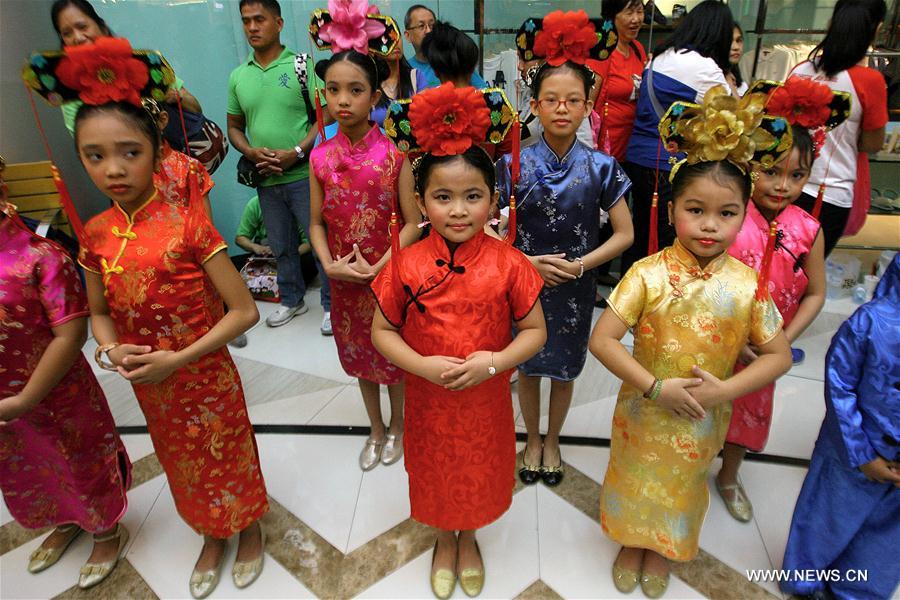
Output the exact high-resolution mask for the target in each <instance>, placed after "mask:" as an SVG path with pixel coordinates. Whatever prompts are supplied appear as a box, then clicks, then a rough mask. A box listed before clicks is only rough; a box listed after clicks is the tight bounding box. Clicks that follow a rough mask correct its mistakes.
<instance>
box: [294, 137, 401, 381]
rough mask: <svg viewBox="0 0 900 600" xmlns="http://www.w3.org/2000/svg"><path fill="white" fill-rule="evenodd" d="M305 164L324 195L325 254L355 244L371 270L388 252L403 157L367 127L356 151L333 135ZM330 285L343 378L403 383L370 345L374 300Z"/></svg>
mask: <svg viewBox="0 0 900 600" xmlns="http://www.w3.org/2000/svg"><path fill="white" fill-rule="evenodd" d="M309 161H310V165H311V167H312V171H313V174H314V176H315V177H316V179H317V180H318V181H319V184H320V185H321V186H322V190H323V191H324V192H325V197H324V200H323V202H322V219H323V220H324V221H325V226H326V229H327V230H328V251H329V252H331V255H332V257H335V256H345V255H346V254H349V253H351V252H353V244H356V245H358V246H359V250H360V252H361V253H362V255H363V256H364V257H365V259H366V261H368V263H369V264H371V265H374V264H375V263H377V262H378V261H379V260H381V257H382V256H384V254H385V252H387V251H388V249H390V247H391V240H390V232H389V229H388V227H389V225H390V220H391V210H392V209H393V206H394V204H395V197H396V194H397V181H398V178H399V177H400V166H401V165H402V164H403V155H401V154H400V152H399V151H398V150H397V149H396V148H395V147H394V145H393V144H392V143H391V142H390V140H388V139H387V137H385V135H384V134H383V133H381V130H380V129H379V128H378V127H372V128H371V129H370V130H369V132H368V133H367V134H366V135H365V136H364V137H363V139H361V140H360V141H359V142H357V143H356V144H355V145H351V143H350V140H349V139H348V138H347V136H346V135H344V134H343V133H342V132H341V131H340V130H338V133H337V135H335V136H334V137H333V138H331V139H329V140H327V141H326V142H323V143H322V144H321V145H319V146H318V147H316V149H315V150H313V151H312V154H311V155H310V158H309ZM401 226H402V223H401ZM330 284H331V323H332V327H333V331H334V342H335V344H336V345H337V351H338V357H339V358H340V360H341V366H342V367H343V368H344V371H345V372H346V373H347V375H350V376H352V377H359V378H360V379H366V380H368V381H374V382H376V383H380V384H384V385H393V384H396V383H400V382H401V381H403V372H402V371H401V370H400V369H398V368H397V367H395V366H394V365H392V364H391V363H390V362H388V360H387V359H386V358H384V357H383V356H382V355H381V354H380V353H379V352H378V351H377V350H375V346H373V345H372V318H373V317H374V315H375V298H374V297H373V296H372V293H371V292H370V291H369V287H368V286H367V285H363V284H359V283H352V282H349V281H338V280H336V279H332V280H331V281H330Z"/></svg>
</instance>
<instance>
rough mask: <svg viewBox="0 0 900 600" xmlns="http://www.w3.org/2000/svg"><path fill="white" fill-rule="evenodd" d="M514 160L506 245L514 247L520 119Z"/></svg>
mask: <svg viewBox="0 0 900 600" xmlns="http://www.w3.org/2000/svg"><path fill="white" fill-rule="evenodd" d="M512 136H513V139H512V159H511V160H510V165H509V222H508V227H507V229H506V238H505V239H506V243H507V244H509V245H510V246H512V244H513V242H515V241H516V185H517V184H518V183H519V174H520V172H521V169H522V152H521V146H522V124H521V123H520V122H519V119H518V117H517V118H516V120H515V121H513V126H512Z"/></svg>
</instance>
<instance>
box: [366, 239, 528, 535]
mask: <svg viewBox="0 0 900 600" xmlns="http://www.w3.org/2000/svg"><path fill="white" fill-rule="evenodd" d="M397 262H399V265H400V266H399V268H397V266H396V265H397ZM395 268H397V270H398V271H399V272H400V273H401V279H400V281H396V280H395V279H394V277H393V271H394V269H395ZM543 285H544V282H543V281H542V280H541V277H540V275H538V272H537V271H536V270H535V269H534V267H533V266H532V265H531V263H530V262H528V259H527V258H526V257H525V255H524V254H522V253H521V252H519V251H518V250H516V249H515V248H513V247H512V246H509V245H508V244H506V243H504V242H501V241H500V240H496V239H494V238H491V237H488V236H486V235H485V234H484V233H482V232H479V233H478V234H477V235H476V236H475V237H474V238H472V239H471V240H469V241H467V242H465V243H463V244H461V245H459V246H458V247H457V248H456V250H455V251H453V252H451V251H450V250H449V249H448V247H447V244H446V242H445V240H444V238H443V237H441V236H440V235H438V234H437V233H436V232H432V234H431V235H429V236H428V237H427V238H425V239H424V240H422V241H421V242H418V243H416V244H413V245H412V246H410V247H409V248H406V249H404V250H403V251H402V252H401V253H400V260H399V261H396V262H395V261H391V262H389V263H388V264H387V265H386V266H385V268H384V269H383V270H382V271H381V273H379V275H378V277H377V278H376V279H375V281H374V282H373V284H372V290H373V291H374V293H375V296H376V298H377V300H378V304H379V307H380V308H381V311H382V313H383V314H384V316H385V318H386V319H387V320H388V321H389V322H390V323H392V324H393V325H394V326H395V327H398V328H399V329H400V335H401V336H402V337H403V339H404V340H405V341H406V343H407V344H409V346H410V347H411V348H413V349H414V350H415V351H416V352H418V353H419V354H421V355H423V356H433V355H443V356H455V357H459V358H465V357H466V356H468V355H469V354H471V353H472V352H475V351H478V350H485V351H493V352H497V351H500V350H503V349H504V348H505V347H506V346H508V345H509V343H510V342H511V341H512V326H513V321H514V320H519V319H522V318H524V317H525V316H526V315H527V314H528V313H529V311H531V309H532V308H533V307H534V304H535V303H536V302H537V301H538V298H539V295H540V291H541V288H542V287H543ZM509 376H510V372H509V371H508V372H505V373H497V374H496V375H495V376H494V377H491V378H489V379H487V380H486V381H485V382H483V383H482V384H480V385H478V386H476V387H474V388H470V389H466V390H463V391H460V392H451V391H449V390H446V389H444V388H443V387H441V386H438V385H434V384H433V383H431V382H429V381H427V380H426V379H422V378H421V377H417V376H415V375H413V374H411V373H407V374H406V407H405V430H404V431H405V432H404V436H403V448H404V451H405V457H406V458H405V462H406V471H407V473H408V475H409V502H410V507H411V509H412V518H414V519H415V520H417V521H419V522H421V523H425V524H426V525H430V526H432V527H438V528H440V529H445V530H460V529H478V528H480V527H484V526H485V525H487V524H488V523H491V522H492V521H494V520H496V519H497V518H499V517H500V516H501V515H502V514H503V513H504V512H506V510H507V509H508V508H509V506H510V504H511V503H512V492H513V487H514V486H515V466H516V430H515V425H514V423H513V412H512V396H511V395H510V391H509Z"/></svg>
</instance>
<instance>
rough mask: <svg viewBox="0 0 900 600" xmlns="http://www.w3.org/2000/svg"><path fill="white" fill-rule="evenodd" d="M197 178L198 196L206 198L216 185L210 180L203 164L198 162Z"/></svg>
mask: <svg viewBox="0 0 900 600" xmlns="http://www.w3.org/2000/svg"><path fill="white" fill-rule="evenodd" d="M194 160H196V159H194ZM197 176H198V177H199V178H200V195H201V196H206V195H207V194H209V192H210V190H212V189H213V188H214V187H215V185H216V183H215V182H214V181H213V180H212V177H210V175H209V171H207V170H206V167H204V166H203V163H201V162H200V161H199V160H198V161H197Z"/></svg>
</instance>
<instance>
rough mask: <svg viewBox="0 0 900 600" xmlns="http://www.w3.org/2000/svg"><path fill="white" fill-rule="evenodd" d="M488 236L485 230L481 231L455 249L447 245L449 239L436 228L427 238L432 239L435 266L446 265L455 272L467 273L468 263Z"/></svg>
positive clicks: (443, 266)
mask: <svg viewBox="0 0 900 600" xmlns="http://www.w3.org/2000/svg"><path fill="white" fill-rule="evenodd" d="M486 237H487V235H486V234H485V233H484V230H482V231H479V232H478V233H476V234H475V235H474V236H473V237H472V238H471V239H469V240H466V241H465V242H463V243H461V244H459V245H458V246H457V247H456V248H454V249H453V250H451V249H450V247H449V246H448V245H447V240H445V239H444V238H443V236H441V234H439V233H438V232H436V231H435V230H434V229H432V230H431V233H430V234H429V235H428V238H427V239H429V240H431V242H430V243H431V254H432V257H433V258H434V259H435V260H434V262H435V266H437V267H440V268H445V267H446V268H449V269H450V270H451V271H454V272H455V273H459V274H462V273H465V267H466V264H468V263H469V262H471V261H472V259H473V258H474V257H476V256H477V255H478V252H479V251H480V250H481V247H482V246H483V245H484V240H485V238H486ZM460 269H462V270H460Z"/></svg>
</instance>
